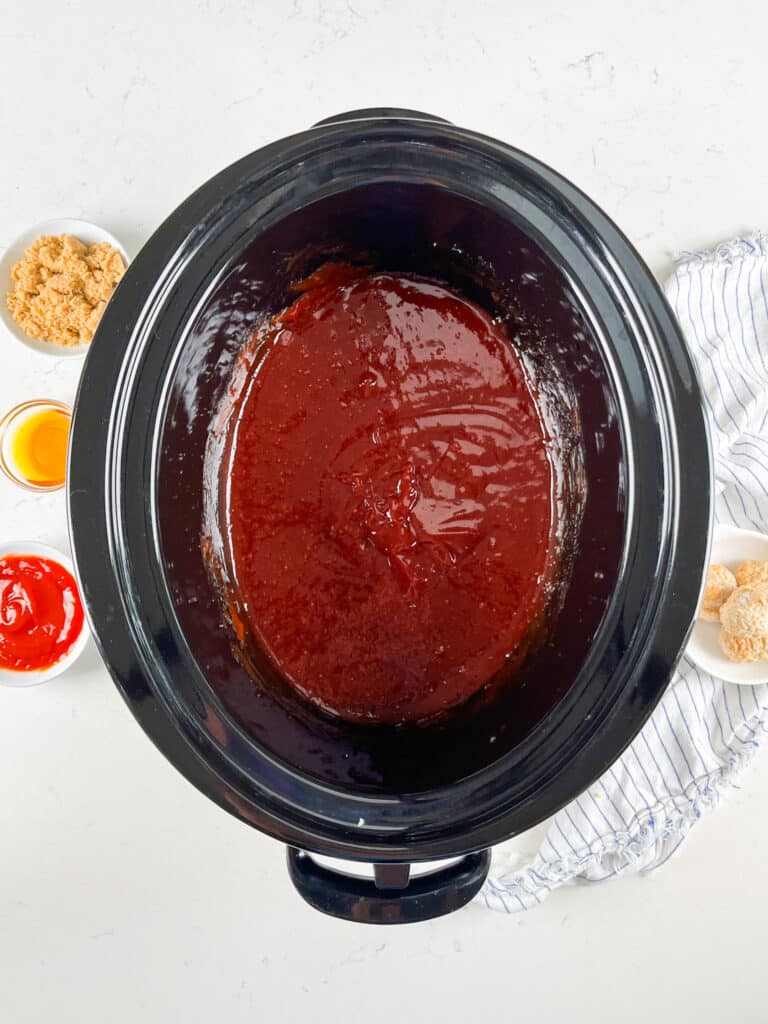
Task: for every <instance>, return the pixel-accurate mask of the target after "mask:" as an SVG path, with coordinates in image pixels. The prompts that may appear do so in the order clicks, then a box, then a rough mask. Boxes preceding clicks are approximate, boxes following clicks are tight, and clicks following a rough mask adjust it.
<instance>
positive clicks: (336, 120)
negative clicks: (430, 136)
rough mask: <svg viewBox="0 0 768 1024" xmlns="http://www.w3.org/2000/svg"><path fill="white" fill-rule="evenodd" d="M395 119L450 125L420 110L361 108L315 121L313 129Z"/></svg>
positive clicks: (441, 118) (442, 118)
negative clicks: (348, 122) (345, 123)
mask: <svg viewBox="0 0 768 1024" xmlns="http://www.w3.org/2000/svg"><path fill="white" fill-rule="evenodd" d="M387 117H395V118H399V119H405V120H406V121H434V122H436V123H437V124H450V123H451V122H450V121H446V119H445V118H444V117H438V116H437V115H436V114H425V113H424V111H422V110H407V109H405V108H404V107H363V108H361V109H360V110H346V111H345V112H344V113H343V114H334V115H333V116H332V117H324V118H323V120H322V121H317V122H316V123H315V124H313V125H312V127H313V128H322V127H324V126H325V125H332V124H343V123H344V122H345V121H380V120H382V118H387Z"/></svg>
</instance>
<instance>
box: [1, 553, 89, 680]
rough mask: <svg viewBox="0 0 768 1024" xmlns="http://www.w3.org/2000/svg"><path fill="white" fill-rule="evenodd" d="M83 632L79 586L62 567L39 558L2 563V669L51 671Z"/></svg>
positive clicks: (23, 557)
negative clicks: (48, 669)
mask: <svg viewBox="0 0 768 1024" xmlns="http://www.w3.org/2000/svg"><path fill="white" fill-rule="evenodd" d="M82 628H83V606H82V604H81V602H80V596H79V594H78V592H77V585H76V583H75V581H74V579H73V578H72V574H71V573H69V572H67V570H66V569H65V568H64V567H63V566H62V565H59V564H58V562H54V561H52V560H51V559H48V558H38V557H37V556H36V555H6V556H5V557H4V558H0V668H4V669H12V670H14V671H17V672H29V671H31V670H38V671H39V670H42V669H46V668H50V667H51V665H55V664H56V662H58V661H60V660H61V659H62V658H63V657H64V656H65V654H67V652H68V651H69V649H70V648H71V647H72V645H73V644H74V642H75V641H76V640H77V638H78V636H79V635H80V632H81V630H82Z"/></svg>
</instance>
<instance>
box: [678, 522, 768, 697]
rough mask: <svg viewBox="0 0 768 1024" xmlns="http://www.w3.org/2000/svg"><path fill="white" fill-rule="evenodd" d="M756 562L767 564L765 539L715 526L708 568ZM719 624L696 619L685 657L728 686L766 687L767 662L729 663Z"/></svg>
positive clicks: (749, 532) (753, 533) (757, 534)
mask: <svg viewBox="0 0 768 1024" xmlns="http://www.w3.org/2000/svg"><path fill="white" fill-rule="evenodd" d="M750 559H755V560H756V561H759V562H768V536H766V535H765V534H762V533H757V532H756V531H754V530H740V529H739V528H738V527H736V526H726V525H718V526H716V527H715V532H714V536H713V538H712V552H711V554H710V557H709V564H710V565H713V564H715V563H718V564H720V565H725V566H726V567H727V568H728V569H730V570H731V571H734V570H735V569H736V568H737V567H738V565H739V563H740V562H746V561H749V560H750ZM720 629H721V626H720V623H719V622H705V621H704V620H703V619H697V620H696V625H695V626H694V627H693V632H692V633H691V639H690V640H689V641H688V647H687V648H686V652H685V653H686V654H687V655H688V656H689V657H690V658H692V659H693V660H694V661H695V662H696V664H697V665H700V666H701V668H703V669H704V671H705V672H709V673H711V674H712V675H713V676H716V677H717V678H718V679H726V680H727V681H728V682H729V683H743V684H744V685H746V686H754V685H755V684H756V683H768V662H766V661H755V662H745V663H743V664H737V663H736V662H734V661H729V660H728V658H726V656H725V655H724V654H723V652H722V650H721V649H720V642H719V638H720Z"/></svg>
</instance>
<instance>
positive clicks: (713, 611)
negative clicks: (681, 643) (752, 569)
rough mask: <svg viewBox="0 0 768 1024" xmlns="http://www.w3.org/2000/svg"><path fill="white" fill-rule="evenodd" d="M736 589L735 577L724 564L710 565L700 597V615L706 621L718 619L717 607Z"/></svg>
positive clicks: (716, 620)
mask: <svg viewBox="0 0 768 1024" xmlns="http://www.w3.org/2000/svg"><path fill="white" fill-rule="evenodd" d="M735 589H736V577H735V576H734V575H733V573H732V572H731V570H730V569H726V567H725V566H724V565H710V567H709V572H708V573H707V579H706V582H705V584H704V595H703V597H702V599H701V611H700V613H699V614H700V615H701V617H702V619H706V620H707V622H718V621H719V620H720V615H719V609H720V606H721V605H722V604H723V602H724V601H727V600H728V598H729V597H730V596H731V594H732V593H733V592H734V590H735Z"/></svg>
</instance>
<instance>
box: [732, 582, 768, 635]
mask: <svg viewBox="0 0 768 1024" xmlns="http://www.w3.org/2000/svg"><path fill="white" fill-rule="evenodd" d="M720 621H721V622H722V624H723V629H724V630H725V631H726V632H728V633H731V634H733V636H749V637H765V636H768V583H748V584H747V585H746V586H744V587H737V588H736V590H734V592H733V593H732V594H731V596H730V597H729V598H728V600H727V601H726V602H725V603H724V604H723V605H722V607H721V608H720Z"/></svg>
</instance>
